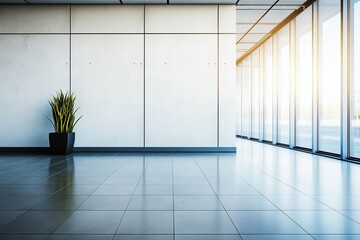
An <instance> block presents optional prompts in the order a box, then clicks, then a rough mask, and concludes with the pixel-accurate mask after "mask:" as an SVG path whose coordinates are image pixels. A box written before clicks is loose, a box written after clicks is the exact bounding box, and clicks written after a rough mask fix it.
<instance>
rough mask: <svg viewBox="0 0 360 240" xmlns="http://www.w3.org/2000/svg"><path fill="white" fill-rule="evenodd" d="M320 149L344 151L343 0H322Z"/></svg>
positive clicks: (320, 24)
mask: <svg viewBox="0 0 360 240" xmlns="http://www.w3.org/2000/svg"><path fill="white" fill-rule="evenodd" d="M319 3H320V8H319V10H320V12H319V14H320V23H319V27H320V44H319V48H320V59H319V60H320V69H319V71H320V72H319V90H320V91H319V93H320V96H319V150H320V151H324V152H330V153H336V154H340V110H341V95H340V94H341V42H340V40H341V18H340V1H334V0H331V1H320V2H319Z"/></svg>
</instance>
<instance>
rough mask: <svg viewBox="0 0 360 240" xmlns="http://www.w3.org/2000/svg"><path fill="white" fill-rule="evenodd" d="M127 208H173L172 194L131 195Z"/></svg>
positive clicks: (170, 209) (169, 209)
mask: <svg viewBox="0 0 360 240" xmlns="http://www.w3.org/2000/svg"><path fill="white" fill-rule="evenodd" d="M127 210H155V211H156V210H168V211H172V210H173V196H133V197H132V198H131V201H130V203H129V206H128V208H127Z"/></svg>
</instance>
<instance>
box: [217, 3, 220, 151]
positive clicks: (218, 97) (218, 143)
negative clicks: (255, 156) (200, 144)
mask: <svg viewBox="0 0 360 240" xmlns="http://www.w3.org/2000/svg"><path fill="white" fill-rule="evenodd" d="M219 14H220V5H217V146H218V147H219V146H220V89H219V88H220V81H219V78H220V61H219V60H220V57H219V54H220V49H219V48H220V44H219V41H220V26H219V25H220V16H219Z"/></svg>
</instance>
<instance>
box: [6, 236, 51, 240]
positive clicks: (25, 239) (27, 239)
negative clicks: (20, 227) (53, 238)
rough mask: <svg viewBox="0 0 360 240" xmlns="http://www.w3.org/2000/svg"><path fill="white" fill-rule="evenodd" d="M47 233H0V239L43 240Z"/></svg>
mask: <svg viewBox="0 0 360 240" xmlns="http://www.w3.org/2000/svg"><path fill="white" fill-rule="evenodd" d="M47 237H48V235H31V236H29V235H0V240H45V239H47Z"/></svg>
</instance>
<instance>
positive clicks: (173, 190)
mask: <svg viewBox="0 0 360 240" xmlns="http://www.w3.org/2000/svg"><path fill="white" fill-rule="evenodd" d="M171 180H172V199H173V240H175V233H176V232H175V189H174V188H175V186H174V157H173V154H171Z"/></svg>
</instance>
